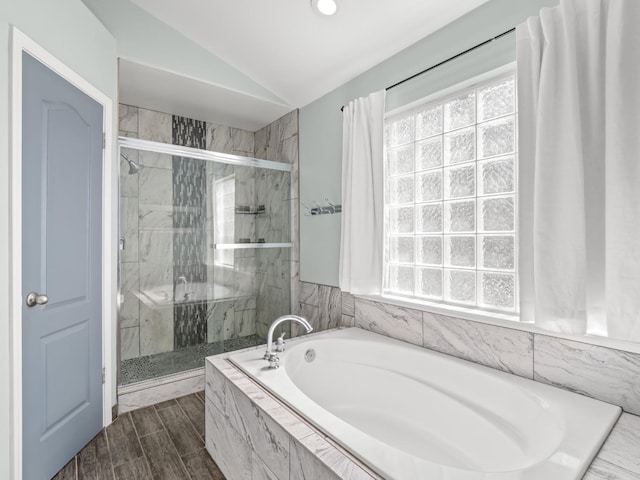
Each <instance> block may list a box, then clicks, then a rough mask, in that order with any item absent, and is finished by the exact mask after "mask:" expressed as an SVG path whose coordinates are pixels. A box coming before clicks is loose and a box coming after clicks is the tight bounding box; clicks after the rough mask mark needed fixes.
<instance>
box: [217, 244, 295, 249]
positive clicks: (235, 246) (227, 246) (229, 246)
mask: <svg viewBox="0 0 640 480" xmlns="http://www.w3.org/2000/svg"><path fill="white" fill-rule="evenodd" d="M292 246H293V243H263V242H260V243H257V242H255V243H216V244H215V245H214V246H213V248H215V249H216V250H240V249H248V248H291V247H292Z"/></svg>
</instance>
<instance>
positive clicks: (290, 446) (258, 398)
mask: <svg viewBox="0 0 640 480" xmlns="http://www.w3.org/2000/svg"><path fill="white" fill-rule="evenodd" d="M259 348H261V347H259ZM254 350H255V349H254ZM205 405H206V406H205V409H206V417H205V425H206V448H207V451H208V452H209V454H210V455H211V457H212V458H213V459H214V461H215V462H216V463H217V464H218V466H219V467H220V469H221V470H222V472H223V473H224V475H225V476H226V477H227V478H229V479H232V478H233V479H247V480H249V479H251V480H258V479H263V478H268V479H270V480H274V479H278V480H301V479H320V478H321V479H323V480H324V479H327V480H330V479H341V478H348V479H354V480H360V479H362V480H371V479H380V477H378V476H377V475H375V474H374V473H372V472H371V471H369V470H368V469H367V468H366V467H364V466H363V465H361V464H360V463H359V462H358V461H356V460H355V459H353V458H352V457H351V456H350V454H348V453H347V452H346V451H344V450H343V449H341V448H339V447H337V446H336V445H334V444H333V443H332V442H331V441H330V440H328V439H327V438H326V437H325V436H324V435H322V434H320V433H319V432H318V431H316V430H315V429H314V428H313V427H312V426H310V425H308V424H307V423H306V422H304V421H303V420H302V419H300V417H298V416H297V415H296V414H294V413H293V412H292V411H290V410H289V409H288V408H287V407H285V406H284V405H283V404H281V403H280V402H279V401H277V400H276V399H274V398H273V397H272V396H271V395H270V394H268V393H267V392H266V391H264V390H263V389H262V388H261V387H259V386H258V385H257V384H255V383H253V381H251V380H250V379H249V378H248V377H247V376H246V375H245V374H244V373H243V372H241V371H240V370H238V369H237V368H236V367H235V366H233V365H232V364H230V363H229V362H227V361H226V360H225V356H224V355H223V356H220V355H218V356H215V357H209V358H207V364H206V387H205Z"/></svg>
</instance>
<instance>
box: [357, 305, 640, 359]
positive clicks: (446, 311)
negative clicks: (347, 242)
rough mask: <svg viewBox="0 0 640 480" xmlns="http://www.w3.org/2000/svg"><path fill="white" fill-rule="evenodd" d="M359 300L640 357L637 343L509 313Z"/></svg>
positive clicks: (448, 306)
mask: <svg viewBox="0 0 640 480" xmlns="http://www.w3.org/2000/svg"><path fill="white" fill-rule="evenodd" d="M354 296H355V297H357V298H362V299H365V300H370V301H372V302H380V303H388V304H391V305H396V306H398V307H405V308H412V309H414V310H420V311H423V312H427V313H433V314H436V315H444V316H448V317H455V318H459V319H462V320H469V321H472V322H480V323H485V324H488V325H493V326H496V327H503V328H510V329H513V330H520V331H524V332H529V333H534V334H537V335H546V336H548V337H555V338H562V339H565V340H571V341H574V342H580V343H586V344H589V345H596V346H599V347H605V348H611V349H615V350H621V351H624V352H630V353H636V354H640V344H638V343H635V342H629V341H625V340H619V339H616V338H609V337H604V336H600V335H595V334H589V333H587V334H585V335H571V334H565V333H559V332H553V331H550V330H545V329H543V328H540V327H538V326H536V325H535V324H533V323H525V322H521V321H520V319H519V317H518V316H517V315H515V314H514V315H509V314H505V313H495V312H483V311H478V310H472V309H470V308H464V307H458V306H454V305H442V304H435V303H431V302H426V301H421V300H417V299H415V300H414V299H408V298H404V297H396V296H393V295H354Z"/></svg>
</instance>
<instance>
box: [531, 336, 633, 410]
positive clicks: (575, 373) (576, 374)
mask: <svg viewBox="0 0 640 480" xmlns="http://www.w3.org/2000/svg"><path fill="white" fill-rule="evenodd" d="M534 352H535V361H534V378H535V380H538V381H540V382H544V383H548V384H550V385H554V386H560V387H562V388H566V389H568V390H572V391H574V392H578V393H581V394H583V395H588V396H590V397H594V398H598V399H601V400H604V401H605V402H609V403H614V404H616V405H620V406H621V407H622V408H623V409H624V410H625V411H627V412H630V413H634V414H636V415H640V354H636V353H630V352H623V351H620V350H614V349H611V348H605V347H600V346H597V345H589V344H586V343H579V342H574V341H571V340H564V339H560V338H554V337H550V336H546V335H535V340H534Z"/></svg>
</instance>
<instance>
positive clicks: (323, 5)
mask: <svg viewBox="0 0 640 480" xmlns="http://www.w3.org/2000/svg"><path fill="white" fill-rule="evenodd" d="M311 6H312V7H313V9H314V10H316V11H317V12H320V13H321V14H323V15H333V14H334V13H336V11H337V10H338V5H337V4H336V2H335V0H311Z"/></svg>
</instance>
